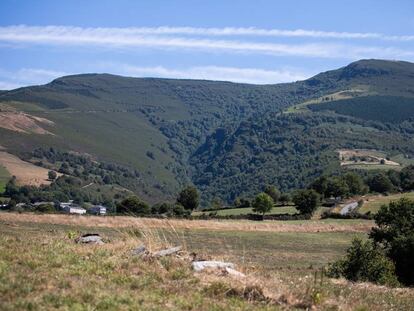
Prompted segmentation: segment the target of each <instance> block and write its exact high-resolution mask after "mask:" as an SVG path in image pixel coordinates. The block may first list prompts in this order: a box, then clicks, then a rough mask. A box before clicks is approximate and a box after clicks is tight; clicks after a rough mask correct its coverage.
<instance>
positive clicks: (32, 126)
mask: <svg viewBox="0 0 414 311" xmlns="http://www.w3.org/2000/svg"><path fill="white" fill-rule="evenodd" d="M42 125H47V126H52V125H54V123H53V122H52V121H50V120H47V119H45V118H40V117H36V116H32V115H29V114H26V113H24V112H14V111H0V127H2V128H4V129H7V130H11V131H15V132H20V133H27V134H30V133H33V134H43V135H44V134H50V135H53V134H52V133H51V132H49V131H47V130H45V129H44V128H43V127H42Z"/></svg>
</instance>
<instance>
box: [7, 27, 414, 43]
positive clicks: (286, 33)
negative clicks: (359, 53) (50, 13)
mask: <svg viewBox="0 0 414 311" xmlns="http://www.w3.org/2000/svg"><path fill="white" fill-rule="evenodd" d="M1 28H2V29H4V30H6V31H21V30H23V29H25V30H29V29H31V30H33V31H39V32H45V31H46V32H56V31H58V32H61V33H66V34H68V33H69V32H75V33H78V34H81V33H84V32H85V31H86V32H88V33H91V32H94V33H95V34H98V33H99V34H101V35H108V34H112V35H122V36H136V35H198V36H257V37H310V38H322V39H325V38H327V39H378V40H386V41H414V35H386V34H382V33H373V32H337V31H320V30H306V29H294V30H286V29H263V28H256V27H223V28H202V27H170V26H161V27H126V28H103V27H97V28H80V27H66V26H45V27H30V26H25V25H20V26H8V27H1Z"/></svg>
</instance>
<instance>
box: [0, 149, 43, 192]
mask: <svg viewBox="0 0 414 311" xmlns="http://www.w3.org/2000/svg"><path fill="white" fill-rule="evenodd" d="M0 164H1V165H2V166H4V167H5V168H6V170H7V171H8V172H9V173H10V175H11V176H16V178H17V183H18V184H20V185H33V186H40V185H48V184H50V181H49V180H48V172H49V171H48V170H47V169H45V168H43V167H39V166H36V165H34V164H32V163H29V162H25V161H22V160H20V159H19V158H18V157H16V156H14V155H12V154H10V153H7V152H5V151H0Z"/></svg>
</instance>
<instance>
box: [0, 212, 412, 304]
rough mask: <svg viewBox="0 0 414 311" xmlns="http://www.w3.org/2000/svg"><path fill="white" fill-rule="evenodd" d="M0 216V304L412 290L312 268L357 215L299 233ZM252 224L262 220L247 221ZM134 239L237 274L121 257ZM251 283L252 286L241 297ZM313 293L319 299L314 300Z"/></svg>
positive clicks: (335, 251) (335, 296)
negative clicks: (79, 240)
mask: <svg viewBox="0 0 414 311" xmlns="http://www.w3.org/2000/svg"><path fill="white" fill-rule="evenodd" d="M4 215H5V214H4ZM1 216H2V214H0V295H1V297H2V299H1V300H0V309H1V310H46V309H47V310H49V309H65V310H66V309H67V310H90V309H93V310H144V309H145V310H149V309H151V310H161V308H165V306H167V308H168V309H169V310H183V309H186V310H286V309H289V310H290V309H297V308H298V306H299V305H301V306H312V305H316V306H317V309H318V310H339V309H347V310H348V309H349V310H356V309H358V310H368V309H369V310H380V309H381V308H385V309H395V310H410V307H411V306H412V304H411V303H412V301H413V298H414V291H412V290H406V291H399V290H395V289H391V288H386V287H377V286H374V285H369V284H365V285H364V286H359V285H358V284H353V283H348V282H346V281H343V280H339V281H338V280H330V279H326V278H321V277H320V276H319V277H318V275H315V273H316V272H317V271H319V270H320V268H321V267H323V266H325V265H326V264H327V263H329V262H331V261H333V260H335V259H337V258H340V257H342V256H343V254H344V252H345V249H346V248H347V246H348V245H349V243H350V241H351V239H352V238H354V237H360V238H365V237H366V233H364V232H353V229H355V227H354V225H356V224H358V223H361V221H341V220H335V222H330V223H332V224H337V225H342V226H345V227H344V228H349V231H347V230H345V231H344V232H317V230H316V229H317V227H318V226H320V225H321V224H326V223H327V222H319V221H310V222H309V223H308V224H309V225H310V227H309V229H310V231H309V232H267V231H261V232H257V231H244V230H216V229H212V230H205V229H201V230H200V229H196V228H193V227H189V228H187V229H179V228H177V229H176V230H175V229H165V228H164V229H158V230H157V229H154V228H153V229H151V230H149V229H148V230H147V229H145V228H143V227H137V228H131V227H129V228H115V227H105V226H99V227H93V226H91V227H83V226H80V225H67V224H66V225H65V224H48V223H35V222H21V221H19V220H18V216H19V215H17V214H16V218H15V220H14V221H13V222H10V221H3V220H1ZM59 217H62V219H65V217H66V216H59ZM33 219H35V218H33ZM54 219H55V220H56V218H54ZM90 219H91V222H93V221H94V220H95V219H100V218H93V217H92V218H90ZM207 223H211V224H212V225H214V222H207ZM237 223H238V222H234V224H237ZM240 223H242V224H244V222H240ZM281 223H282V224H283V225H287V224H289V222H281ZM262 224H263V225H264V226H267V224H268V222H262V223H254V226H256V227H260V226H262ZM313 226H315V228H313ZM312 228H313V229H312ZM314 229H315V230H314ZM87 232H96V233H99V234H101V235H102V236H103V237H104V239H105V240H106V244H104V245H98V246H91V245H79V244H76V243H75V242H74V240H73V238H72V237H73V236H76V235H78V234H80V233H87ZM141 243H145V244H146V245H147V246H150V247H151V248H152V249H158V248H160V247H161V248H162V247H165V246H166V245H177V244H180V245H182V246H183V247H184V250H185V251H184V254H185V253H190V252H191V253H196V254H197V256H199V257H200V258H209V259H215V260H227V261H232V262H234V263H236V265H237V269H239V270H241V271H243V272H245V273H246V275H247V277H246V278H244V279H237V278H232V277H230V276H225V275H219V274H214V273H194V272H193V271H192V270H191V268H190V262H189V261H188V260H187V259H186V256H184V257H183V256H181V257H177V258H176V257H166V258H161V259H151V260H144V259H140V258H137V257H133V256H131V253H130V252H131V250H132V249H133V248H134V247H137V246H138V245H140V244H141ZM253 289H254V291H255V293H256V294H255V295H254V296H249V295H247V296H246V293H250V292H251V291H252V290H253ZM246 290H248V291H247V292H246ZM315 292H316V293H319V294H318V297H319V296H320V297H321V298H320V299H319V298H318V299H315V296H314V293H315ZM34 297H35V298H34ZM268 297H272V298H268Z"/></svg>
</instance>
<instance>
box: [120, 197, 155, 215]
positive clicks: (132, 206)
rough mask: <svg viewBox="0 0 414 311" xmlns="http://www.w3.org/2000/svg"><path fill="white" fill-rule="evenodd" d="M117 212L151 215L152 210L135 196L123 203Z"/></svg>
mask: <svg viewBox="0 0 414 311" xmlns="http://www.w3.org/2000/svg"><path fill="white" fill-rule="evenodd" d="M117 212H118V213H123V214H135V215H149V214H151V208H150V207H149V205H148V204H147V203H145V202H143V201H141V200H140V199H139V198H138V197H136V196H133V197H129V198H126V199H124V200H123V201H121V202H120V203H119V204H118V206H117Z"/></svg>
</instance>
